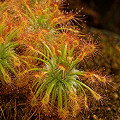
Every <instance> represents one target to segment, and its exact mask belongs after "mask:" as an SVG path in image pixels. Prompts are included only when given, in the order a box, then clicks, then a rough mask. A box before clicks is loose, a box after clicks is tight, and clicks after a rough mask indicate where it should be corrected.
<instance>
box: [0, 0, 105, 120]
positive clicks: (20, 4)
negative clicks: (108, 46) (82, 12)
mask: <svg viewBox="0 0 120 120" xmlns="http://www.w3.org/2000/svg"><path fill="white" fill-rule="evenodd" d="M62 3H63V1H61V0H21V1H20V0H6V1H5V2H0V14H1V16H0V80H1V85H2V87H4V86H6V87H9V86H14V87H16V88H21V89H24V92H23V93H22V94H23V96H26V99H25V98H22V99H24V100H21V101H24V103H22V105H23V106H24V109H25V110H23V109H22V108H21V110H18V109H17V106H19V105H20V104H19V103H18V104H17V102H16V98H15V97H13V98H11V101H12V100H13V99H15V100H13V101H14V103H13V104H12V105H11V107H9V109H11V111H12V112H10V114H11V115H8V114H7V110H6V105H4V104H2V105H0V108H1V117H2V118H3V119H17V118H19V119H26V120H28V119H31V118H32V119H33V118H34V117H35V119H36V120H40V119H41V118H42V117H41V116H48V117H51V116H53V117H54V116H55V117H58V118H59V119H70V118H72V117H76V116H77V115H78V114H79V113H80V112H81V111H82V110H84V109H86V110H88V109H90V108H89V103H90V101H91V100H90V99H94V101H100V100H101V99H103V97H102V95H101V93H99V92H100V91H99V90H98V89H99V88H102V87H103V91H104V89H105V87H104V86H106V83H107V79H106V76H102V73H100V72H95V71H93V70H88V71H84V70H83V69H81V68H79V69H77V68H76V66H77V65H79V63H84V64H85V62H84V61H85V60H90V59H89V58H91V57H93V56H94V55H96V54H97V53H98V52H99V49H98V44H97V42H94V40H93V38H92V37H88V36H86V35H85V34H83V33H82V32H81V31H80V29H79V28H78V27H77V26H76V25H74V23H76V24H77V21H78V18H75V15H76V14H74V13H72V12H69V13H66V12H64V11H62V10H60V9H61V8H62ZM79 67H80V66H79ZM11 74H12V75H13V77H12V76H11ZM98 86H100V87H98ZM5 90H6V89H5ZM10 93H12V90H11V92H10ZM8 94H9V93H8ZM14 94H15V93H14ZM16 94H17V96H19V94H18V93H16ZM88 98H89V99H88ZM1 99H2V100H4V97H2V98H1ZM19 101H20V100H19ZM7 102H9V101H7ZM9 103H10V102H9ZM13 108H14V109H13ZM26 109H27V110H26ZM22 110H23V111H22ZM34 110H35V111H34ZM18 111H19V112H18ZM17 113H18V114H17ZM11 116H13V117H11ZM43 119H44V118H43Z"/></svg>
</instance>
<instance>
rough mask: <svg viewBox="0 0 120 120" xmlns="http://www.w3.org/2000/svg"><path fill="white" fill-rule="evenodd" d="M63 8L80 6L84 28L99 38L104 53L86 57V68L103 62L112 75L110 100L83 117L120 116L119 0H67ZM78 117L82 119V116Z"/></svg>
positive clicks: (110, 119)
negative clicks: (91, 58)
mask: <svg viewBox="0 0 120 120" xmlns="http://www.w3.org/2000/svg"><path fill="white" fill-rule="evenodd" d="M68 3H69V5H68ZM64 8H65V10H66V11H68V12H69V11H71V10H73V11H74V12H78V11H79V10H80V11H81V12H80V13H79V14H78V15H76V17H79V16H80V17H79V18H80V19H81V18H84V21H86V23H84V22H83V23H82V22H79V23H80V25H81V26H85V29H83V32H84V33H86V34H88V33H89V32H90V33H91V35H93V36H94V39H95V40H96V41H99V42H100V48H101V49H100V53H101V55H97V56H95V58H94V60H92V61H87V62H86V64H87V65H86V67H85V68H84V69H89V70H90V69H95V66H100V67H98V69H99V68H103V69H104V73H105V74H106V75H108V76H110V79H109V82H110V85H108V86H107V90H108V97H107V100H104V102H103V104H102V105H101V104H99V105H98V106H95V107H94V106H93V107H92V108H91V111H90V113H89V111H88V112H87V113H86V115H84V118H83V119H85V120H120V0H66V2H65V3H64ZM81 15H83V16H81ZM84 15H85V16H84ZM79 27H80V26H79ZM80 67H83V66H82V64H81V66H80ZM77 119H78V120H80V118H79V117H78V118H77Z"/></svg>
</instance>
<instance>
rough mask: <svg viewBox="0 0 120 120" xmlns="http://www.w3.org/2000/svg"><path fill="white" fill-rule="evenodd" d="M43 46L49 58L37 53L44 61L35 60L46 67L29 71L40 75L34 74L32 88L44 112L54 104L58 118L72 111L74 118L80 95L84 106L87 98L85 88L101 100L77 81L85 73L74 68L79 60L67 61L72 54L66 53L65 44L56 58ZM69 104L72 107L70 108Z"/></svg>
mask: <svg viewBox="0 0 120 120" xmlns="http://www.w3.org/2000/svg"><path fill="white" fill-rule="evenodd" d="M43 44H44V46H45V47H46V49H47V50H48V51H49V53H50V56H51V58H48V57H47V56H45V55H44V54H42V53H41V52H38V53H39V54H41V55H43V56H44V57H45V58H46V61H44V60H41V59H39V58H35V59H37V60H40V61H42V62H44V63H45V64H46V66H45V67H44V68H43V69H40V68H34V69H30V70H29V71H33V70H35V71H37V70H38V71H39V70H40V71H41V73H40V74H39V73H36V75H35V76H36V78H37V79H36V80H35V82H34V83H33V85H32V88H33V91H34V92H35V97H36V98H40V99H41V100H42V101H41V102H42V104H43V107H44V109H45V111H46V110H47V108H46V106H48V105H50V106H51V107H53V106H54V104H57V109H58V114H59V116H60V117H62V118H63V117H64V115H63V114H62V113H61V111H63V110H65V111H69V110H72V112H70V114H72V115H73V116H76V115H77V112H78V110H79V108H80V104H79V95H80V94H84V97H85V103H84V104H85V105H86V100H87V96H86V93H85V90H84V89H85V88H86V89H87V90H89V91H91V93H92V94H93V96H94V97H95V98H96V99H97V100H100V99H101V96H100V95H99V94H97V93H96V92H94V91H93V90H92V89H91V88H90V87H88V86H87V85H85V84H84V83H83V82H82V81H81V80H79V77H78V76H84V74H85V73H86V72H84V71H79V70H76V69H75V66H76V65H77V64H78V63H79V62H80V59H79V58H77V59H76V60H73V61H69V60H68V59H67V58H68V57H70V56H68V55H69V54H72V53H70V52H72V51H71V50H70V51H69V52H68V50H67V44H66V45H62V47H61V50H60V51H59V53H61V54H60V55H58V56H56V55H55V54H54V53H53V52H52V51H51V50H50V48H49V47H48V46H47V45H46V44H45V43H43ZM32 50H33V49H32ZM34 51H35V50H34ZM78 93H80V94H78ZM56 100H57V101H56ZM70 104H73V105H72V106H71V105H70ZM86 107H87V105H86ZM44 109H43V110H44ZM53 109H54V107H53ZM66 117H67V116H66Z"/></svg>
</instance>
